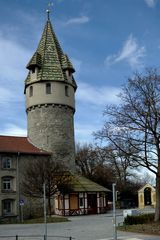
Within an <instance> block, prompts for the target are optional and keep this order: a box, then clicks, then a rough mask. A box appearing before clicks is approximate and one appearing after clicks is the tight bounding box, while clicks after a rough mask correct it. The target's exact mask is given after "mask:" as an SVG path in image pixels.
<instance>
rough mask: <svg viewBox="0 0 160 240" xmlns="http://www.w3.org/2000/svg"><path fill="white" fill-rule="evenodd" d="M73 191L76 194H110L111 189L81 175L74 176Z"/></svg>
mask: <svg viewBox="0 0 160 240" xmlns="http://www.w3.org/2000/svg"><path fill="white" fill-rule="evenodd" d="M72 177H73V179H72V189H73V191H74V192H110V190H109V189H107V188H105V187H103V186H101V185H99V184H98V183H95V182H93V181H91V180H89V179H87V178H85V177H82V176H79V175H73V176H72Z"/></svg>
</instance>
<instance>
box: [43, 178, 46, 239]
mask: <svg viewBox="0 0 160 240" xmlns="http://www.w3.org/2000/svg"><path fill="white" fill-rule="evenodd" d="M43 203H44V240H47V213H46V184H45V182H44V183H43Z"/></svg>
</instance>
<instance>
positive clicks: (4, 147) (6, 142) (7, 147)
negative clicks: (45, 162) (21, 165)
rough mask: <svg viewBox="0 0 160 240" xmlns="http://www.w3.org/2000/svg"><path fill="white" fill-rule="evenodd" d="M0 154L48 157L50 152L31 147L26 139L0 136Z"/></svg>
mask: <svg viewBox="0 0 160 240" xmlns="http://www.w3.org/2000/svg"><path fill="white" fill-rule="evenodd" d="M0 152H1V153H2V152H3V153H4V152H5V153H7V152H8V153H18V152H19V153H24V154H40V155H50V154H51V153H50V152H47V151H44V150H41V149H39V148H37V147H35V146H34V145H32V144H31V143H30V142H29V141H28V139H27V137H14V136H0Z"/></svg>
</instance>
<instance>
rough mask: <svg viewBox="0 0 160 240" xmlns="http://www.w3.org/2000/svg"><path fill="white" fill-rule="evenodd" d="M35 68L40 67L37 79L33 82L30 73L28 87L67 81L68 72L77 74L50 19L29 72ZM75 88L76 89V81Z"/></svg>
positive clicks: (30, 62)
mask: <svg viewBox="0 0 160 240" xmlns="http://www.w3.org/2000/svg"><path fill="white" fill-rule="evenodd" d="M35 67H38V73H37V78H36V79H34V81H33V79H31V76H30V74H31V73H30V72H29V74H28V76H27V78H26V81H25V84H26V86H27V85H29V84H31V83H33V82H39V81H66V80H67V76H66V70H69V71H70V72H71V73H73V72H75V70H74V68H73V66H72V63H71V62H70V60H69V58H68V56H67V55H66V54H64V53H63V50H62V48H61V46H60V44H59V42H58V39H57V37H56V35H55V32H54V30H53V27H52V24H51V22H50V20H49V19H48V20H47V22H46V25H45V27H44V31H43V33H42V37H41V40H40V42H39V45H38V48H37V50H36V52H35V53H34V55H33V57H32V58H31V60H30V61H29V63H28V64H27V68H28V69H29V70H32V69H33V68H35ZM73 86H74V87H75V88H76V83H75V81H74V79H73Z"/></svg>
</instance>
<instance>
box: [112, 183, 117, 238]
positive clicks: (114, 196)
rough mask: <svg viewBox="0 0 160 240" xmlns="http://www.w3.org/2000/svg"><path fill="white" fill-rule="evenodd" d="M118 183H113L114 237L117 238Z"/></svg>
mask: <svg viewBox="0 0 160 240" xmlns="http://www.w3.org/2000/svg"><path fill="white" fill-rule="evenodd" d="M115 188H116V184H115V183H113V184H112V194H113V239H114V240H117V229H116V191H115Z"/></svg>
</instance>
